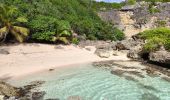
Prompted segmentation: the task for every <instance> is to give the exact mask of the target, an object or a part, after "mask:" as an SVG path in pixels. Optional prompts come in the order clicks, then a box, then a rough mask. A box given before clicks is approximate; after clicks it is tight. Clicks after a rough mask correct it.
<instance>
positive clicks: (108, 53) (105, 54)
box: [95, 49, 113, 58]
mask: <svg viewBox="0 0 170 100" xmlns="http://www.w3.org/2000/svg"><path fill="white" fill-rule="evenodd" d="M95 54H96V55H98V56H99V57H101V58H109V57H110V56H111V55H113V51H110V50H106V49H97V50H96V51H95Z"/></svg>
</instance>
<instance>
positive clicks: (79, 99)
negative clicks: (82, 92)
mask: <svg viewBox="0 0 170 100" xmlns="http://www.w3.org/2000/svg"><path fill="white" fill-rule="evenodd" d="M67 100H83V99H82V98H81V97H79V96H69V97H68V98H67Z"/></svg>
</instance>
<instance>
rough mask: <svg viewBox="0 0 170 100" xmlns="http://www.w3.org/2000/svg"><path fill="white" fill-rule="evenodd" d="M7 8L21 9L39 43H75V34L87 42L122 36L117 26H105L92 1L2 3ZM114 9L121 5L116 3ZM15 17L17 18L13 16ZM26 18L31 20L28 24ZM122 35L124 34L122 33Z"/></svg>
mask: <svg viewBox="0 0 170 100" xmlns="http://www.w3.org/2000/svg"><path fill="white" fill-rule="evenodd" d="M1 1H2V2H1V3H3V4H5V5H13V6H16V7H18V10H19V13H18V14H17V15H20V16H22V17H20V18H18V19H17V20H18V21H20V22H21V23H23V22H27V24H26V25H25V24H24V26H26V27H28V28H29V29H30V30H31V33H32V37H31V38H32V39H34V40H35V41H36V40H38V41H49V42H51V41H54V40H55V41H64V42H66V40H67V42H68V41H69V40H70V41H71V40H72V39H71V34H72V33H71V30H73V31H74V32H76V33H77V34H78V35H84V34H85V35H86V37H87V39H93V40H94V39H102V40H116V39H122V38H123V37H121V36H122V35H119V33H115V31H114V28H113V26H111V25H108V24H107V23H105V22H103V21H102V20H101V19H100V18H99V17H98V16H97V13H96V10H94V9H95V8H94V9H93V5H95V2H91V0H1ZM109 5H110V4H109ZM111 7H112V8H114V7H115V8H119V7H121V4H117V3H113V4H111ZM13 17H15V16H13ZM24 17H26V18H28V20H25V19H24ZM120 34H122V33H120Z"/></svg>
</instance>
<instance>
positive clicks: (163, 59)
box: [149, 50, 170, 64]
mask: <svg viewBox="0 0 170 100" xmlns="http://www.w3.org/2000/svg"><path fill="white" fill-rule="evenodd" d="M149 59H150V60H151V61H156V62H160V63H166V64H170V52H168V51H165V50H162V51H156V52H151V53H150V54H149Z"/></svg>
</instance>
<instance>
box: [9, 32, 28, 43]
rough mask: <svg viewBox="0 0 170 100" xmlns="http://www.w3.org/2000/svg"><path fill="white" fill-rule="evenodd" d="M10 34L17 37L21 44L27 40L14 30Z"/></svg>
mask: <svg viewBox="0 0 170 100" xmlns="http://www.w3.org/2000/svg"><path fill="white" fill-rule="evenodd" d="M10 32H11V34H12V35H13V36H15V38H16V40H17V41H18V42H20V43H22V42H24V39H25V38H24V36H23V35H21V34H19V33H18V32H16V31H15V30H14V29H11V30H10Z"/></svg>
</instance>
